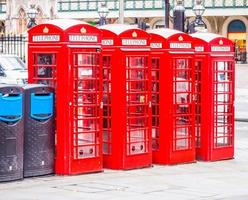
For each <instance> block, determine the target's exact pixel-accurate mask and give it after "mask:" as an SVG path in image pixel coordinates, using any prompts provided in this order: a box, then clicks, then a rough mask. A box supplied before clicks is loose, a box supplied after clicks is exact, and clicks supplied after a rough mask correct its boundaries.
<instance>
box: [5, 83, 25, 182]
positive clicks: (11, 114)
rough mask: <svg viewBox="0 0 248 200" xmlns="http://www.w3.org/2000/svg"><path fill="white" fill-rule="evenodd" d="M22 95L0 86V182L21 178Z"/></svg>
mask: <svg viewBox="0 0 248 200" xmlns="http://www.w3.org/2000/svg"><path fill="white" fill-rule="evenodd" d="M23 106H24V95H23V89H22V88H21V87H18V86H12V85H1V84H0V182H2V181H11V180H18V179H22V178H23V133H24V117H23Z"/></svg>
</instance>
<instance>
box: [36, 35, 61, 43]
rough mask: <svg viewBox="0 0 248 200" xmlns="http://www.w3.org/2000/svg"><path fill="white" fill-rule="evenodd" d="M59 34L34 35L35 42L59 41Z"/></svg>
mask: <svg viewBox="0 0 248 200" xmlns="http://www.w3.org/2000/svg"><path fill="white" fill-rule="evenodd" d="M59 41H60V36H59V35H34V36H33V42H59Z"/></svg>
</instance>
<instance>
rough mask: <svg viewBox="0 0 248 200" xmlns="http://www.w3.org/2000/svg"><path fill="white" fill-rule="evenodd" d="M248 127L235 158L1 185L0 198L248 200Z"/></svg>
mask: <svg viewBox="0 0 248 200" xmlns="http://www.w3.org/2000/svg"><path fill="white" fill-rule="evenodd" d="M247 130H248V123H241V122H237V123H236V158H235V159H233V160H226V161H220V162H197V163H192V164H184V165H176V166H158V165H155V166H154V167H152V168H146V169H139V170H131V171H113V170H105V172H104V173H97V174H88V175H80V176H70V177H69V176H68V177H60V176H50V177H40V178H29V179H25V180H23V181H18V182H11V183H4V184H0V200H50V199H51V200H91V199H92V200H100V199H101V200H126V199H129V200H167V199H168V200H174V199H175V200H177V199H178V200H247V199H248V153H247V151H248V131H247Z"/></svg>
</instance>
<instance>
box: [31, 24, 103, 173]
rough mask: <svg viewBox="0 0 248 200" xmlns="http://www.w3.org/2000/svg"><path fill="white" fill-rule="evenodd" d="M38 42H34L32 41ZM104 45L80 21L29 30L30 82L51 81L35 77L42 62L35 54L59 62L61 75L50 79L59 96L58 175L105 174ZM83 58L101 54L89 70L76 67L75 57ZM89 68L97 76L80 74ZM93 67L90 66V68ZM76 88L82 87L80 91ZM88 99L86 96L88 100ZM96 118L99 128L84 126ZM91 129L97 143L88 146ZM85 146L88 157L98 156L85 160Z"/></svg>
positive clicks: (96, 32)
mask: <svg viewBox="0 0 248 200" xmlns="http://www.w3.org/2000/svg"><path fill="white" fill-rule="evenodd" d="M34 38H35V41H33V39H34ZM92 38H93V39H92ZM37 40H39V41H37ZM44 40H46V41H44ZM52 40H54V41H52ZM100 45H101V32H100V30H99V29H97V28H95V27H93V26H90V25H88V24H84V23H82V22H80V21H75V20H52V21H51V22H48V23H46V24H41V25H37V26H35V27H34V28H32V29H30V30H29V47H28V71H29V83H37V82H40V81H44V80H45V81H47V80H46V79H43V78H44V77H41V78H39V79H37V78H36V77H35V71H34V67H35V65H39V64H37V63H35V65H33V64H34V62H35V60H34V55H36V54H50V53H52V54H55V55H56V62H54V63H53V69H54V70H56V76H53V79H49V80H50V84H51V85H53V86H55V92H56V157H55V173H56V174H60V175H70V174H80V173H88V172H96V171H102V107H101V106H100V105H101V99H102V92H101V91H102V90H101V88H102V70H101V66H102V65H101V58H100V47H101V46H100ZM84 55H88V56H90V57H91V58H92V60H93V58H96V56H97V62H98V63H96V61H95V62H94V63H93V62H92V61H89V62H88V65H87V66H85V63H84V64H78V63H76V60H75V58H76V57H77V56H80V57H82V59H83V56H84ZM95 55H96V56H95ZM82 62H83V61H82ZM84 67H85V68H87V69H86V71H88V72H91V74H92V76H94V77H89V75H90V74H87V73H86V74H85V73H82V74H80V75H82V76H81V77H79V76H78V72H79V71H80V70H81V71H82V69H83V68H84ZM88 68H91V70H90V69H88ZM92 80H93V82H94V81H95V83H94V84H95V85H94V87H92V88H89V89H88V90H87V83H86V82H87V81H88V85H90V83H91V82H92ZM83 81H85V84H84V86H85V88H84V87H83V86H82V85H83ZM43 83H44V82H43ZM79 84H81V85H79ZM76 86H80V87H81V89H78V87H76ZM79 95H82V96H81V97H82V98H81V102H80V101H79V100H80V98H79ZM83 95H85V96H86V97H85V98H83ZM93 95H94V98H93ZM87 96H88V97H87ZM90 96H91V97H90ZM87 98H90V99H91V100H92V99H94V102H93V103H92V102H91V103H90V102H89V101H90V100H88V99H87ZM92 101H93V100H92ZM93 104H94V106H93ZM91 111H92V112H91ZM93 118H94V120H95V122H94V123H95V124H97V125H95V127H94V128H92V127H93V126H92V127H84V126H83V125H85V126H86V125H87V124H90V120H93ZM80 123H81V125H82V126H81V125H80ZM79 126H80V127H79ZM90 131H91V133H92V135H91V136H92V137H93V136H94V137H93V138H94V141H92V140H91V143H93V144H89V143H90V141H89V137H85V136H87V134H88V136H89V132H90ZM83 134H84V135H83ZM85 143H87V145H88V146H87V145H85ZM85 146H87V148H88V151H89V152H87V153H89V154H91V155H92V154H94V156H84V155H85V151H83V150H82V149H83V148H84V147H85ZM93 146H94V147H93ZM85 148H86V147H85ZM84 150H85V149H84Z"/></svg>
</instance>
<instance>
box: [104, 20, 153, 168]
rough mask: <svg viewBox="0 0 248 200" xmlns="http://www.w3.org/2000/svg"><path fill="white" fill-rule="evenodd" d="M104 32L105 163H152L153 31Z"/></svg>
mask: <svg viewBox="0 0 248 200" xmlns="http://www.w3.org/2000/svg"><path fill="white" fill-rule="evenodd" d="M100 29H101V30H102V33H103V39H102V60H103V63H102V65H103V160H104V162H103V165H104V167H106V168H112V169H133V168H141V167H145V166H150V165H151V163H152V151H151V123H150V120H151V108H150V103H151V102H150V98H151V93H150V83H151V81H150V46H149V44H150V42H149V34H147V33H146V32H145V31H142V30H140V29H137V28H133V27H131V26H128V25H119V24H112V25H105V26H101V27H100Z"/></svg>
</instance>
